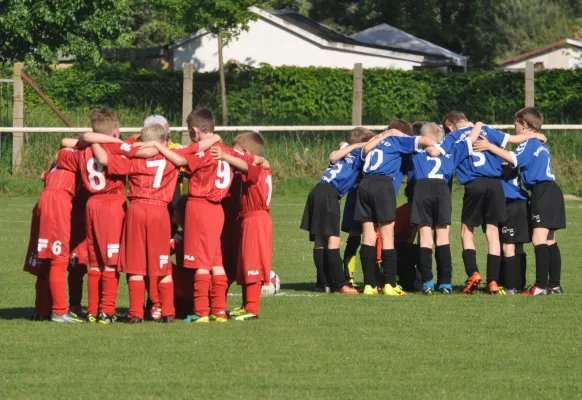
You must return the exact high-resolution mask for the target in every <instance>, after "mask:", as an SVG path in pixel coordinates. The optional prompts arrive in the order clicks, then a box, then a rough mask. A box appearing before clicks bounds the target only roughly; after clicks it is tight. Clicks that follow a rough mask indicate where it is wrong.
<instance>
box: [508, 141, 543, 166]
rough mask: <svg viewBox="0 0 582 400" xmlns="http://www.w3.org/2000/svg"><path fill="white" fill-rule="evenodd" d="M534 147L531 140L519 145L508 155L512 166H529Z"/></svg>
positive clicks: (534, 144)
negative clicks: (511, 160) (511, 159)
mask: <svg viewBox="0 0 582 400" xmlns="http://www.w3.org/2000/svg"><path fill="white" fill-rule="evenodd" d="M540 143H541V142H540ZM536 147H537V146H536V143H534V141H533V140H527V141H525V142H523V143H522V144H520V145H519V146H518V147H517V149H515V151H514V152H511V153H510V154H511V157H512V158H513V164H514V166H516V167H521V166H524V165H527V164H529V163H530V162H531V161H532V159H533V153H534V151H535V150H536Z"/></svg>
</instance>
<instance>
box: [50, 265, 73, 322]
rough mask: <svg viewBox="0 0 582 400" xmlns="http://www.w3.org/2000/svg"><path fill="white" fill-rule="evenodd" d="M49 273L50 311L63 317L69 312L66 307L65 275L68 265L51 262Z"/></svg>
mask: <svg viewBox="0 0 582 400" xmlns="http://www.w3.org/2000/svg"><path fill="white" fill-rule="evenodd" d="M50 266H51V267H50V272H49V285H50V290H51V295H52V300H53V307H52V310H53V312H54V313H55V314H57V315H63V314H65V313H66V312H67V311H69V307H68V305H67V285H66V283H65V282H66V278H65V276H66V273H67V266H68V263H67V262H66V261H54V260H51V264H50Z"/></svg>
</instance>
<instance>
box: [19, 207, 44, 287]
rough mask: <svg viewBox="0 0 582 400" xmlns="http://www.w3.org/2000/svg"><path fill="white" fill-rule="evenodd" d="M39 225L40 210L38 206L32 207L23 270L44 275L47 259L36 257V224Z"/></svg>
mask: <svg viewBox="0 0 582 400" xmlns="http://www.w3.org/2000/svg"><path fill="white" fill-rule="evenodd" d="M39 225H40V212H39V210H38V206H37V205H35V206H34V208H33V209H32V220H31V224H30V238H29V240H28V250H27V251H26V257H25V259H24V271H26V272H28V273H30V274H32V275H36V276H39V275H40V276H45V275H48V272H49V265H50V264H49V262H48V260H40V259H37V257H36V249H37V247H38V226H39Z"/></svg>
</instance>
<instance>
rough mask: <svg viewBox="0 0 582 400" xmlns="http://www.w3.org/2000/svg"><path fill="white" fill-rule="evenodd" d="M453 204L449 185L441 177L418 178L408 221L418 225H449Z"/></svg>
mask: <svg viewBox="0 0 582 400" xmlns="http://www.w3.org/2000/svg"><path fill="white" fill-rule="evenodd" d="M452 212H453V205H452V203H451V191H450V189H449V185H447V182H445V181H444V180H442V179H430V178H428V179H419V180H418V181H416V186H415V188H414V197H413V199H412V210H411V213H410V223H411V224H413V225H418V226H430V227H432V228H434V227H435V226H437V225H450V224H451V214H452Z"/></svg>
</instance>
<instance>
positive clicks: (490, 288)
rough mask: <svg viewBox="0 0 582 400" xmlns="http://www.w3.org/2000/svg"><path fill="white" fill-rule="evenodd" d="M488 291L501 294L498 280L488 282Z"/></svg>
mask: <svg viewBox="0 0 582 400" xmlns="http://www.w3.org/2000/svg"><path fill="white" fill-rule="evenodd" d="M487 292H488V293H489V294H499V286H498V285H497V282H495V281H491V282H489V283H488V284H487Z"/></svg>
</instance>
